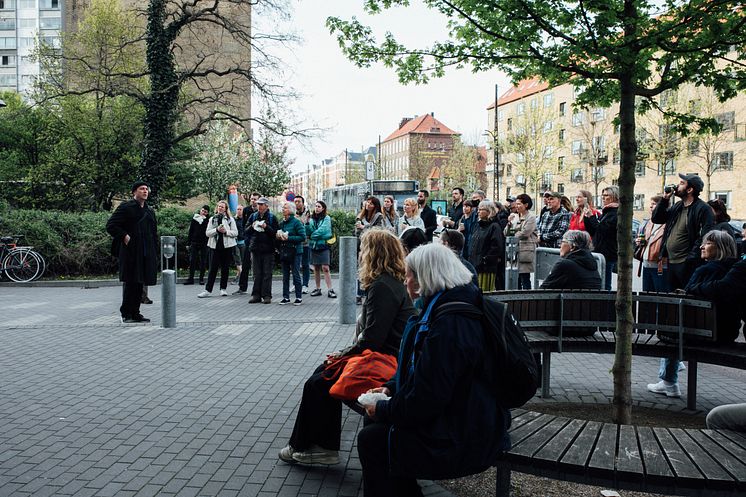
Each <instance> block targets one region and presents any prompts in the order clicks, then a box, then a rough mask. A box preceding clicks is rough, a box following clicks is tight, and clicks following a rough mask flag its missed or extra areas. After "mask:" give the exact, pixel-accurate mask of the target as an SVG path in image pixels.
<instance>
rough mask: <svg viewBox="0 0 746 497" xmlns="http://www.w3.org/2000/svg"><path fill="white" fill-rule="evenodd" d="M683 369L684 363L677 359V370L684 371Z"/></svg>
mask: <svg viewBox="0 0 746 497" xmlns="http://www.w3.org/2000/svg"><path fill="white" fill-rule="evenodd" d="M684 370H686V364H684V363H683V362H681V361H679V371H684Z"/></svg>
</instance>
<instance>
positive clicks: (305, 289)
mask: <svg viewBox="0 0 746 497" xmlns="http://www.w3.org/2000/svg"><path fill="white" fill-rule="evenodd" d="M302 293H303V295H308V287H307V286H304V287H303V292H302Z"/></svg>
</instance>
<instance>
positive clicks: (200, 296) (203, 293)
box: [197, 290, 212, 299]
mask: <svg viewBox="0 0 746 497" xmlns="http://www.w3.org/2000/svg"><path fill="white" fill-rule="evenodd" d="M207 297H212V292H208V291H207V290H202V291H201V292H200V293H198V294H197V298H198V299H205V298H207Z"/></svg>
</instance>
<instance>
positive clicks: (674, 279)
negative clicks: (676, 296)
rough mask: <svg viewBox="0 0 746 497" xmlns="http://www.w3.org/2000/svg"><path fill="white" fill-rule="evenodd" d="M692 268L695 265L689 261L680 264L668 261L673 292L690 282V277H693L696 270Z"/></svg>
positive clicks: (669, 278) (670, 285) (669, 284)
mask: <svg viewBox="0 0 746 497" xmlns="http://www.w3.org/2000/svg"><path fill="white" fill-rule="evenodd" d="M691 268H693V266H692V265H691V264H689V263H687V262H682V263H680V264H671V263H670V262H669V263H668V286H669V288H670V291H672V292H673V291H674V290H678V289H679V288H681V289H683V288H684V287H685V286H686V284H687V283H689V278H691V276H692V273H693V272H694V269H691Z"/></svg>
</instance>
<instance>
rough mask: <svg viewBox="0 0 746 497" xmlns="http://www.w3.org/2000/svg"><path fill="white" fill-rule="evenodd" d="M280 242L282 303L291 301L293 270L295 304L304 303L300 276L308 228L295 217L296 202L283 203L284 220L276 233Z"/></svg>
mask: <svg viewBox="0 0 746 497" xmlns="http://www.w3.org/2000/svg"><path fill="white" fill-rule="evenodd" d="M275 237H276V238H277V240H278V241H279V243H280V263H281V264H282V300H281V301H280V305H287V304H289V303H290V271H292V272H293V285H295V301H294V302H293V305H301V304H302V303H303V298H302V297H303V294H302V291H303V281H302V280H301V277H300V260H301V257H302V255H303V242H305V241H306V228H305V227H304V226H303V223H301V222H300V220H299V219H298V218H297V217H295V203H294V202H285V203H284V204H283V205H282V221H280V223H279V229H278V230H277V234H276V235H275Z"/></svg>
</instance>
